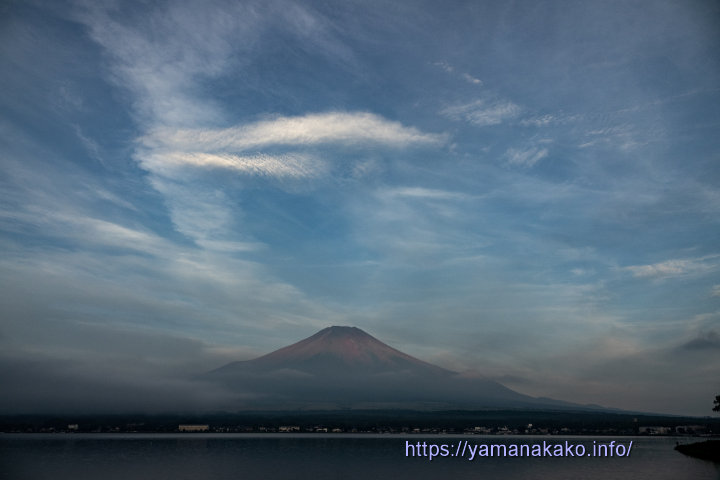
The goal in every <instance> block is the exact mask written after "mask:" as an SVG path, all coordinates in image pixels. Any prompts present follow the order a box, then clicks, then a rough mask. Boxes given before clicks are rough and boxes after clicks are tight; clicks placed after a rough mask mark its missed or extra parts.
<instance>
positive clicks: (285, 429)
mask: <svg viewBox="0 0 720 480" xmlns="http://www.w3.org/2000/svg"><path fill="white" fill-rule="evenodd" d="M278 431H279V432H299V431H300V427H298V426H297V425H283V426H281V427H280V428H278Z"/></svg>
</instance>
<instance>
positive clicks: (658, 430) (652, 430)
mask: <svg viewBox="0 0 720 480" xmlns="http://www.w3.org/2000/svg"><path fill="white" fill-rule="evenodd" d="M670 433H672V428H670V427H659V426H653V427H640V434H641V435H668V434H670Z"/></svg>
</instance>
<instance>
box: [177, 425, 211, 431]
mask: <svg viewBox="0 0 720 480" xmlns="http://www.w3.org/2000/svg"><path fill="white" fill-rule="evenodd" d="M178 430H179V431H181V432H207V431H210V425H178Z"/></svg>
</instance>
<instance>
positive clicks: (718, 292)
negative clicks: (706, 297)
mask: <svg viewBox="0 0 720 480" xmlns="http://www.w3.org/2000/svg"><path fill="white" fill-rule="evenodd" d="M710 292H711V293H710V295H712V296H713V297H720V285H713V286H712V289H711V290H710Z"/></svg>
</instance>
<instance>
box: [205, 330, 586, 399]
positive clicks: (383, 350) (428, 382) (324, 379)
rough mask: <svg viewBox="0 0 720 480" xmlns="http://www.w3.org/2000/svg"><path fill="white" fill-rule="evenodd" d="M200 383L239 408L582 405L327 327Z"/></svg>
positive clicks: (225, 368) (220, 370)
mask: <svg viewBox="0 0 720 480" xmlns="http://www.w3.org/2000/svg"><path fill="white" fill-rule="evenodd" d="M203 380H205V381H208V382H211V383H213V384H215V385H220V386H222V387H224V388H225V389H227V390H229V391H231V392H233V393H234V394H235V395H236V399H237V402H236V403H235V404H234V405H232V407H233V408H237V409H247V408H250V409H252V408H261V409H279V408H281V409H319V408H424V409H450V408H460V409H476V408H582V407H581V406H580V405H573V404H569V403H566V402H561V401H556V400H551V399H537V398H533V397H530V396H527V395H523V394H521V393H518V392H515V391H513V390H511V389H509V388H507V387H505V386H504V385H502V384H500V383H498V382H495V381H492V380H487V379H482V378H471V377H467V376H464V375H460V374H458V373H457V372H453V371H450V370H446V369H444V368H441V367H438V366H436V365H432V364H430V363H427V362H423V361H422V360H419V359H417V358H415V357H412V356H410V355H407V354H405V353H403V352H401V351H399V350H396V349H394V348H392V347H390V346H388V345H386V344H385V343H383V342H381V341H379V340H377V339H376V338H374V337H372V336H371V335H368V334H367V333H365V332H364V331H362V330H360V329H359V328H356V327H338V326H334V327H328V328H325V329H323V330H321V331H319V332H318V333H316V334H315V335H312V336H311V337H308V338H306V339H304V340H301V341H299V342H297V343H294V344H292V345H289V346H287V347H284V348H281V349H279V350H276V351H274V352H271V353H269V354H267V355H264V356H262V357H259V358H256V359H254V360H247V361H240V362H232V363H229V364H227V365H225V366H223V367H221V368H218V369H216V370H213V371H211V372H209V373H207V374H206V375H204V376H203Z"/></svg>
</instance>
